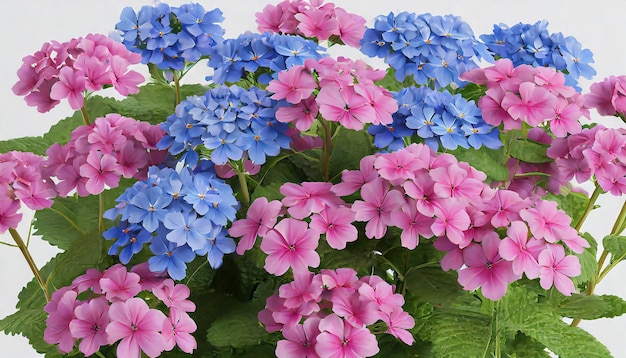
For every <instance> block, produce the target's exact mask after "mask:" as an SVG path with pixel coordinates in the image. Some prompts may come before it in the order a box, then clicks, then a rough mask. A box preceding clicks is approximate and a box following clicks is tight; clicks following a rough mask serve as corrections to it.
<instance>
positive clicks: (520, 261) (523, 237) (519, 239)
mask: <svg viewBox="0 0 626 358" xmlns="http://www.w3.org/2000/svg"><path fill="white" fill-rule="evenodd" d="M506 233H507V237H505V238H504V239H503V240H502V242H500V248H499V249H498V253H499V254H500V256H501V257H502V258H503V259H505V260H508V261H512V262H513V266H512V269H513V273H514V274H516V275H521V274H522V273H525V274H526V277H528V278H529V279H535V278H537V277H539V264H538V263H537V258H538V257H539V253H540V252H541V251H542V250H543V249H544V247H545V243H544V242H543V241H542V240H538V239H536V238H534V237H531V238H530V239H529V238H528V227H527V226H526V224H525V223H523V222H521V221H513V222H512V223H511V226H510V227H509V228H508V229H507V231H506Z"/></svg>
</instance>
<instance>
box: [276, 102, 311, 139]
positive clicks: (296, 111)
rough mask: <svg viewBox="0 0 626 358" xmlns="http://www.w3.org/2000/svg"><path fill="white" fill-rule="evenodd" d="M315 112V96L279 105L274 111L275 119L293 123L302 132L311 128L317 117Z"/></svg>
mask: <svg viewBox="0 0 626 358" xmlns="http://www.w3.org/2000/svg"><path fill="white" fill-rule="evenodd" d="M317 113H318V108H317V102H316V101H315V96H310V97H308V98H304V99H302V101H300V102H298V103H297V104H295V105H291V106H279V107H278V110H277V111H276V120H277V121H279V122H283V123H293V124H294V126H296V129H298V130H299V131H301V132H303V131H306V130H309V129H310V128H311V126H312V125H313V121H315V118H317ZM307 149H308V148H307Z"/></svg>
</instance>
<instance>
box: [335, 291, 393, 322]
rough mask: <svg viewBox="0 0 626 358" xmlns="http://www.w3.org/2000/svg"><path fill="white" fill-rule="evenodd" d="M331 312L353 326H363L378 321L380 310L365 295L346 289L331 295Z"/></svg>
mask: <svg viewBox="0 0 626 358" xmlns="http://www.w3.org/2000/svg"><path fill="white" fill-rule="evenodd" d="M332 302H333V312H334V313H335V314H336V315H338V316H339V317H342V318H343V319H345V321H346V322H347V323H349V324H351V325H353V326H354V327H364V326H368V325H370V324H373V323H374V322H376V321H378V320H379V319H380V318H381V316H380V311H379V310H378V305H377V304H376V303H375V302H374V301H371V300H369V299H368V298H367V297H364V298H363V299H362V298H361V296H360V295H358V294H354V293H350V292H349V291H347V290H341V291H338V292H337V293H336V294H333V296H332Z"/></svg>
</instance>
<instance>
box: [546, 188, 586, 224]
mask: <svg viewBox="0 0 626 358" xmlns="http://www.w3.org/2000/svg"><path fill="white" fill-rule="evenodd" d="M545 198H546V199H548V200H552V201H555V202H557V204H558V207H559V209H561V210H563V211H565V213H566V214H567V215H568V216H569V217H570V218H572V223H577V222H578V220H580V218H581V217H582V214H583V213H584V211H585V208H586V206H587V202H588V201H589V198H588V197H587V195H585V194H583V193H577V192H574V191H570V192H569V193H567V194H566V195H554V194H548V195H546V196H545Z"/></svg>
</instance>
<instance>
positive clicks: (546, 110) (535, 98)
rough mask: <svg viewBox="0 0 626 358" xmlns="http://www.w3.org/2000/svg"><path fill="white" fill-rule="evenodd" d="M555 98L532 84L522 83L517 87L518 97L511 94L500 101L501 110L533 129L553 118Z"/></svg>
mask: <svg viewBox="0 0 626 358" xmlns="http://www.w3.org/2000/svg"><path fill="white" fill-rule="evenodd" d="M555 105H556V97H555V96H554V95H553V94H551V93H550V92H548V91H547V90H545V89H543V88H541V87H538V86H537V85H535V84H534V83H531V82H524V83H522V84H520V86H519V97H518V96H517V94H515V93H513V92H509V93H507V94H506V95H505V96H504V98H503V99H502V108H504V109H506V111H507V112H508V113H509V114H510V115H511V117H513V118H514V119H519V120H522V121H524V122H526V123H528V124H530V125H531V126H533V127H535V126H537V125H539V124H540V123H541V122H543V121H545V120H547V119H550V118H554V107H555Z"/></svg>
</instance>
